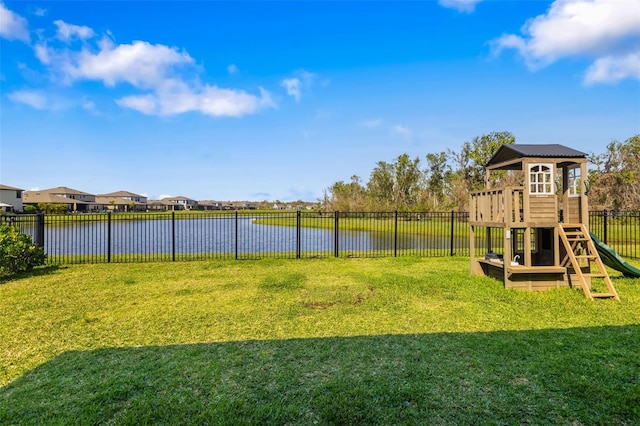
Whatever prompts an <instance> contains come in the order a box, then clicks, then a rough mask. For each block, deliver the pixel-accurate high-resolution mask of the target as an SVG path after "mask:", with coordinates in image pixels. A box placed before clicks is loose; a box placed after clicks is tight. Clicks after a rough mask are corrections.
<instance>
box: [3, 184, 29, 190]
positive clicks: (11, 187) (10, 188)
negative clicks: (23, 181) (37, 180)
mask: <svg viewBox="0 0 640 426" xmlns="http://www.w3.org/2000/svg"><path fill="white" fill-rule="evenodd" d="M0 189H6V190H8V191H24V189H22V188H14V187H13V186H9V185H3V184H1V183H0Z"/></svg>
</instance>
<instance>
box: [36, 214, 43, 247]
mask: <svg viewBox="0 0 640 426" xmlns="http://www.w3.org/2000/svg"><path fill="white" fill-rule="evenodd" d="M35 237H36V238H35V240H36V241H35V243H36V244H37V245H38V246H40V247H42V248H44V213H38V214H37V215H36V232H35Z"/></svg>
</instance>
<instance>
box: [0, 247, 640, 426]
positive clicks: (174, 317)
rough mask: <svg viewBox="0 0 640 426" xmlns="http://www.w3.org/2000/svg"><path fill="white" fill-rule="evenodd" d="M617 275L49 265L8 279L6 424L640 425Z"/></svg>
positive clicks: (635, 372) (628, 286) (2, 411)
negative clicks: (587, 287)
mask: <svg viewBox="0 0 640 426" xmlns="http://www.w3.org/2000/svg"><path fill="white" fill-rule="evenodd" d="M636 264H637V263H636ZM612 276H613V281H614V284H615V285H616V288H617V290H618V292H619V294H620V296H621V299H622V301H621V302H615V301H612V300H598V301H591V300H587V299H585V298H584V296H583V295H582V292H580V291H576V290H571V289H558V290H553V291H548V292H543V293H527V292H518V291H509V290H504V289H503V288H502V285H501V284H500V283H498V282H497V281H494V280H492V279H490V278H486V277H472V276H470V275H469V273H468V259H464V258H446V259H421V258H383V259H342V258H338V259H335V258H330V259H320V260H314V259H303V260H271V259H269V260H260V261H241V262H237V261H207V262H175V263H146V264H108V265H104V264H103V265H82V266H77V265H72V266H66V267H53V266H50V267H46V268H42V269H39V270H36V271H34V272H32V273H30V274H24V275H21V276H19V277H17V278H14V279H11V280H9V279H4V281H3V282H0V317H1V318H2V321H1V322H0V386H2V387H1V388H0V424H38V423H46V424H50V423H54V424H66V423H74V424H95V423H116V424H144V423H153V424H175V423H187V424H189V423H191V424H203V423H210V424H313V423H318V424H520V423H534V424H620V425H623V424H638V423H639V422H640V357H638V348H639V347H640V280H633V279H626V278H622V277H621V276H619V275H617V274H616V273H615V272H612Z"/></svg>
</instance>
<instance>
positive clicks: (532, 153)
mask: <svg viewBox="0 0 640 426" xmlns="http://www.w3.org/2000/svg"><path fill="white" fill-rule="evenodd" d="M530 157H541V158H586V157H587V154H585V153H584V152H580V151H576V150H575V149H572V148H569V147H566V146H564V145H558V144H536V145H534V144H513V145H502V146H501V147H500V148H498V150H497V151H496V153H495V154H493V157H491V159H490V160H489V161H488V162H487V164H486V167H488V166H492V165H494V164H499V163H502V162H505V161H509V160H514V159H517V158H530Z"/></svg>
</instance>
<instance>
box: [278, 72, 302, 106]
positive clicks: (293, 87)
mask: <svg viewBox="0 0 640 426" xmlns="http://www.w3.org/2000/svg"><path fill="white" fill-rule="evenodd" d="M280 85H281V86H282V87H284V88H285V89H286V90H287V95H289V96H293V98H294V99H295V100H296V102H300V99H301V98H302V92H301V90H302V82H301V81H300V80H299V79H298V78H296V77H294V78H285V79H284V80H282V82H281V83H280Z"/></svg>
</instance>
